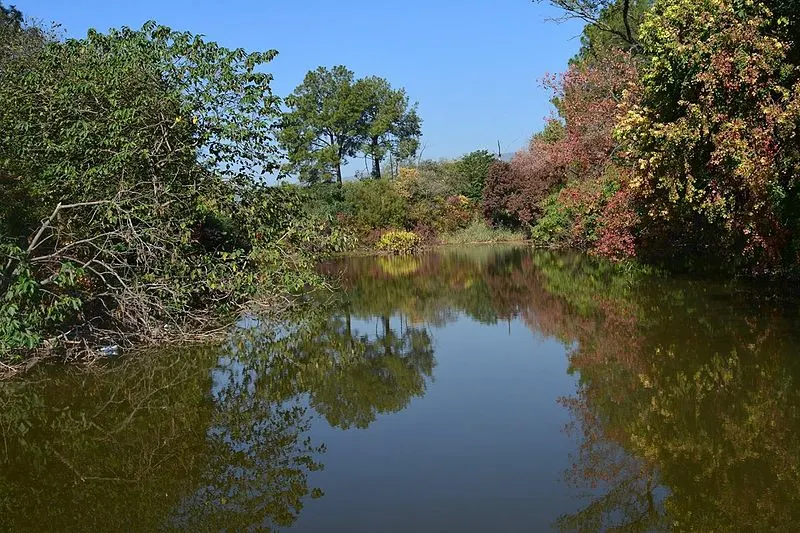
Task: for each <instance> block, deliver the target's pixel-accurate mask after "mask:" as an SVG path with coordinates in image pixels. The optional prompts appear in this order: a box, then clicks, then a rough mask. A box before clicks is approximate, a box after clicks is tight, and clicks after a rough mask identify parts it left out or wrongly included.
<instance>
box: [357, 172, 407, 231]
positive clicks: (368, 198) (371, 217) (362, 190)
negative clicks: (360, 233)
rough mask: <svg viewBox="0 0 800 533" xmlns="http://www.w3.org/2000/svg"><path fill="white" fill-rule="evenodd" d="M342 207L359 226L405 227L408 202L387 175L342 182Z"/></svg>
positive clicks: (365, 227)
mask: <svg viewBox="0 0 800 533" xmlns="http://www.w3.org/2000/svg"><path fill="white" fill-rule="evenodd" d="M344 202H345V209H346V210H348V211H349V212H350V214H352V215H353V220H354V222H355V224H356V225H358V226H360V227H361V228H362V229H367V230H368V229H373V228H385V227H399V228H402V227H405V226H406V223H407V221H408V203H407V202H406V199H405V198H403V197H402V196H401V195H400V193H398V191H397V190H396V188H395V187H394V186H393V183H392V182H391V181H389V180H388V179H376V180H373V179H367V180H363V181H354V182H349V183H346V184H345V185H344Z"/></svg>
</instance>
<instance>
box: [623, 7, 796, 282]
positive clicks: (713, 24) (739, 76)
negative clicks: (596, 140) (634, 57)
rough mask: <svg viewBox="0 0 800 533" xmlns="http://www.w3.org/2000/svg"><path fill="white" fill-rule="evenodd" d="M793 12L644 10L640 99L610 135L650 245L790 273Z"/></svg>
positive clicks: (793, 249) (793, 195) (793, 227)
mask: <svg viewBox="0 0 800 533" xmlns="http://www.w3.org/2000/svg"><path fill="white" fill-rule="evenodd" d="M798 13H800V5H799V4H798V2H797V1H775V2H771V1H770V2H755V3H748V2H739V1H738V0H723V1H722V2H720V3H718V4H714V5H710V4H708V3H706V2H703V1H699V0H682V1H677V0H667V1H663V2H659V3H656V4H655V6H654V8H653V11H652V13H651V16H649V17H648V18H647V20H646V22H645V23H644V25H643V26H642V29H641V41H642V45H643V47H644V51H645V53H646V54H647V55H648V56H649V60H648V61H647V62H646V64H645V66H644V69H643V73H642V76H641V91H640V92H641V94H639V95H633V96H634V97H633V98H628V102H627V107H628V109H629V113H628V114H627V116H625V117H624V119H623V121H622V122H621V124H620V125H619V126H618V128H617V133H618V135H619V136H620V138H621V139H622V140H623V142H624V145H623V146H624V148H625V150H624V155H625V159H626V161H627V162H628V163H629V165H630V167H631V169H632V171H633V172H634V174H635V175H634V178H633V180H632V181H631V187H632V190H633V194H634V196H635V201H636V203H637V205H638V206H639V209H640V210H641V212H642V215H643V216H644V217H645V230H646V231H647V233H648V235H649V236H650V240H651V242H652V243H653V244H654V245H657V244H658V243H663V242H665V241H667V242H670V244H671V246H670V247H669V250H668V251H671V252H672V253H673V254H676V255H678V254H680V255H693V256H696V254H697V253H703V252H705V253H706V254H707V256H711V257H714V258H720V257H725V256H727V257H730V258H732V259H734V261H736V262H739V261H742V260H745V261H747V263H748V264H747V265H742V266H748V267H758V268H773V267H775V266H777V265H781V264H783V265H786V266H797V265H798V264H800V263H799V262H798V255H797V252H798V250H799V249H800V187H798V183H797V176H798V175H800V145H798V143H797V135H798V132H800V45H798V41H797V35H798V31H800V28H799V27H798V26H800V15H798ZM683 247H690V251H686V250H684V249H682V248H683ZM720 252H723V253H720Z"/></svg>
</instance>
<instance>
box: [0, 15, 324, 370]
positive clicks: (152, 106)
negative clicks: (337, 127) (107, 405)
mask: <svg viewBox="0 0 800 533" xmlns="http://www.w3.org/2000/svg"><path fill="white" fill-rule="evenodd" d="M276 53H277V52H275V51H265V52H253V53H248V52H246V51H244V50H242V49H236V50H231V49H227V48H224V47H221V46H219V45H218V44H217V43H213V42H207V41H205V40H203V39H202V38H200V37H199V36H195V35H192V34H190V33H186V32H177V31H172V30H170V29H169V28H165V27H162V26H158V25H156V24H155V23H154V22H148V23H146V24H145V25H144V27H143V28H142V29H141V30H133V29H130V28H122V29H114V30H111V31H110V32H109V33H107V34H101V33H98V32H96V31H93V30H92V31H90V32H89V33H88V35H87V37H86V38H84V39H69V40H66V41H57V40H55V41H51V42H49V43H48V44H47V46H42V47H39V48H38V49H34V48H31V49H30V50H28V51H27V52H26V53H24V54H17V53H14V54H12V55H11V56H10V57H7V58H6V59H5V60H4V61H3V63H2V68H0V187H2V192H3V195H4V196H3V201H2V202H0V204H2V205H0V356H3V357H5V356H6V355H7V354H8V353H9V352H11V353H12V354H13V355H21V354H22V350H23V349H24V348H29V349H30V348H35V347H38V346H40V345H41V344H42V342H43V341H44V340H45V339H49V338H52V339H57V340H54V346H55V345H57V344H58V343H61V342H64V343H69V344H70V345H71V346H78V348H76V349H82V347H84V346H93V345H94V344H95V343H97V342H101V341H102V342H109V341H113V342H118V343H121V344H123V345H130V344H132V343H133V342H134V341H144V342H147V341H152V340H154V339H157V338H159V337H161V338H163V337H164V336H165V335H166V330H165V328H164V327H163V325H164V324H170V325H171V328H172V329H171V333H170V336H171V337H173V338H174V337H177V336H179V335H180V334H181V333H190V332H191V331H193V330H195V329H196V328H199V327H202V326H203V324H208V322H209V321H214V320H218V319H219V318H220V315H224V314H225V313H229V312H233V311H235V310H236V308H237V307H238V306H239V305H241V304H242V303H243V302H244V301H245V300H246V299H248V298H251V297H253V296H254V295H255V294H256V292H257V291H263V290H264V289H265V287H266V284H267V283H268V282H270V281H271V280H280V279H281V278H282V277H283V275H282V274H281V275H280V276H278V277H275V278H273V277H272V274H274V273H275V272H276V271H278V270H280V269H281V268H287V270H286V271H285V273H287V274H290V273H291V272H301V271H305V270H304V269H303V268H301V265H300V264H299V263H298V262H297V261H299V260H300V258H299V256H294V254H293V253H291V252H290V250H291V249H292V245H291V244H289V243H291V242H300V241H304V240H305V238H304V237H311V235H309V234H308V233H304V235H303V237H299V238H298V235H299V234H300V233H301V232H304V231H305V230H301V231H297V230H299V229H300V228H301V224H302V223H301V222H298V220H299V219H300V218H301V217H300V215H299V213H298V212H299V210H300V207H299V202H294V203H287V202H283V201H281V200H283V199H285V198H286V197H287V196H286V195H280V194H274V195H273V194H271V192H273V191H271V190H270V189H268V188H266V187H264V186H263V185H262V184H261V180H260V178H261V177H262V176H263V175H264V174H265V173H267V172H270V171H272V170H274V169H275V168H276V163H277V161H276V159H277V157H276V153H277V147H276V145H275V142H274V133H275V130H274V125H275V119H276V118H277V115H278V108H277V99H276V98H275V97H274V96H273V95H272V92H271V89H270V82H271V79H272V77H271V75H270V74H268V73H265V72H262V71H261V68H262V67H263V65H265V64H266V63H268V62H269V61H270V60H271V59H272V58H273V57H274V56H275V54H276ZM6 193H9V196H10V198H11V200H10V201H8V197H7V196H5V194H6ZM279 212H285V213H284V214H288V215H289V216H288V217H285V216H278V215H280V214H281V213H279ZM295 223H297V224H295ZM267 225H272V227H270V228H265V227H264V226H267ZM253 228H257V229H258V230H259V231H252V229H253ZM306 229H308V228H306ZM267 230H269V231H267ZM317 233H318V228H315V229H314V234H315V235H316V234H317ZM314 240H316V241H317V242H318V240H317V239H316V238H315V239H314ZM303 246H305V245H303ZM279 265H286V266H285V267H280V266H279ZM290 275H292V274H290ZM292 276H293V275H292ZM295 280H297V278H295ZM278 283H281V282H280V281H278ZM297 283H298V284H300V283H301V282H297ZM277 286H282V285H277ZM277 286H276V285H273V286H271V287H270V288H271V289H275V288H276V287H277ZM68 337H69V338H70V339H74V341H72V340H70V341H67V339H68ZM73 343H74V344H73Z"/></svg>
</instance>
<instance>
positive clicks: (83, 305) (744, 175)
mask: <svg viewBox="0 0 800 533" xmlns="http://www.w3.org/2000/svg"><path fill="white" fill-rule="evenodd" d="M550 3H551V4H553V5H555V6H556V7H557V8H559V9H561V11H562V12H563V14H564V17H565V18H576V19H580V20H582V21H584V22H585V23H586V25H585V27H584V30H583V33H582V35H581V49H580V51H579V52H578V54H577V55H576V56H575V57H574V58H572V60H571V61H570V62H569V64H568V65H567V66H566V71H565V72H564V73H563V74H560V75H553V76H546V77H545V78H544V85H545V86H546V87H547V88H549V89H550V91H551V94H552V103H553V113H552V116H551V117H550V118H549V119H548V120H547V121H546V123H545V126H544V127H543V129H542V130H541V131H539V132H538V133H536V134H535V135H534V136H533V137H532V139H531V142H530V144H529V146H528V147H526V148H524V149H522V150H520V151H519V152H517V153H516V154H514V156H513V158H511V160H510V161H505V160H504V159H503V158H501V157H500V154H497V155H495V154H492V153H490V152H489V151H487V150H475V151H473V152H470V153H467V154H465V155H463V156H462V157H459V158H456V159H452V160H439V161H431V160H423V159H422V158H421V154H420V152H421V149H420V147H421V136H422V125H423V120H422V117H420V116H419V114H418V109H417V104H416V103H414V102H413V101H412V100H411V98H410V96H409V95H408V94H407V93H406V91H405V89H403V88H397V87H393V86H392V85H391V84H390V83H389V82H388V81H387V80H385V79H383V78H379V77H376V76H366V77H363V78H357V77H356V75H355V73H354V72H352V71H350V70H349V69H347V68H346V67H344V66H341V65H338V66H333V67H318V68H316V69H314V70H311V71H309V72H308V74H307V75H306V77H305V79H304V80H303V82H302V83H301V84H300V85H298V87H297V88H296V89H295V90H294V91H293V92H292V93H291V94H290V95H287V96H285V97H279V96H278V95H275V94H274V93H273V91H272V87H271V83H272V75H271V74H269V63H270V61H271V60H272V59H273V58H274V57H275V56H276V55H277V53H278V52H277V51H275V50H267V51H258V52H249V51H246V50H242V49H228V48H225V47H222V46H220V45H219V44H217V43H215V42H211V41H207V40H205V39H204V38H202V37H201V36H199V35H196V34H193V33H189V32H182V31H175V30H172V29H170V28H166V27H163V26H159V25H158V24H156V23H155V22H152V21H151V22H148V23H146V24H145V25H144V26H143V27H142V28H141V29H138V30H136V29H131V28H127V27H123V28H120V29H112V30H109V31H108V32H107V33H100V32H97V31H95V30H90V31H89V32H88V34H87V35H86V37H84V38H80V39H72V38H69V39H68V38H64V37H63V35H61V34H60V33H59V31H58V29H57V28H58V27H57V26H56V25H54V26H53V27H47V26H44V25H42V24H39V23H34V22H31V21H28V20H26V18H25V17H24V15H23V14H22V13H21V12H20V11H19V10H17V9H15V8H14V7H7V6H6V5H5V4H3V3H0V131H2V134H0V135H2V139H0V140H1V141H2V142H0V193H2V194H1V196H2V202H1V203H0V365H2V366H1V367H0V368H2V369H4V371H0V374H2V373H4V372H5V373H11V372H14V370H15V369H23V368H25V366H26V365H30V364H32V363H31V362H32V361H35V360H37V358H41V357H42V356H43V355H44V354H49V355H54V356H57V357H58V358H60V359H61V360H63V361H91V360H94V359H97V358H102V357H106V356H108V355H113V354H114V353H116V352H117V351H119V350H126V351H127V350H131V349H135V348H136V347H142V346H147V345H152V344H154V343H160V342H179V341H180V340H182V339H191V338H196V336H197V335H200V336H201V337H202V336H203V335H206V334H207V333H208V332H214V331H223V330H224V328H223V329H222V330H218V328H220V327H222V326H225V325H230V324H233V323H235V322H236V320H238V319H239V318H241V316H243V314H245V313H246V312H247V310H248V309H251V308H252V307H253V306H258V305H260V306H261V307H262V308H264V309H271V310H272V311H273V312H279V311H280V309H282V306H284V305H291V302H293V301H295V300H297V299H299V300H302V297H300V296H298V295H302V294H305V293H308V292H311V291H314V290H318V289H320V288H325V287H329V285H328V281H326V279H325V278H324V277H323V276H322V275H320V274H319V273H318V272H317V269H316V266H317V265H318V264H319V262H320V261H321V260H323V259H325V258H326V257H330V256H333V255H337V254H342V253H363V252H364V251H370V252H373V253H374V252H380V253H386V254H412V253H416V252H418V251H420V250H425V249H429V248H431V247H433V246H466V245H468V244H471V243H476V242H520V243H523V242H524V243H529V244H532V245H533V246H536V247H543V248H563V249H570V250H575V251H579V252H583V253H588V254H590V255H593V256H597V257H599V258H604V259H606V260H608V261H610V262H612V263H619V264H623V265H630V266H629V268H640V267H641V268H656V269H664V270H665V271H668V270H669V271H678V272H705V273H710V274H714V275H718V276H726V277H730V276H742V277H755V278H759V277H760V278H762V279H779V278H796V276H797V274H798V272H800V180H798V177H800V145H798V143H797V139H798V138H799V137H800V44H799V43H798V41H797V39H798V37H797V36H798V35H800V4H798V1H797V0H789V1H757V2H741V1H739V0H722V1H721V2H717V3H716V4H714V5H710V4H708V3H706V2H702V1H701V0H655V1H651V0H640V1H632V2H629V1H628V0H624V1H623V0H620V1H609V2H590V3H588V4H587V3H585V2H575V1H573V0H551V2H550ZM678 36H680V38H678ZM354 157H363V158H364V159H365V161H368V162H369V167H370V168H369V169H368V172H367V173H365V174H363V175H361V174H357V175H356V179H354V180H346V179H343V178H342V167H343V166H344V165H346V164H347V162H348V161H349V160H352V159H353V158H354ZM275 176H278V177H279V178H281V181H280V184H278V185H267V184H266V182H267V180H269V179H271V178H272V177H275ZM283 178H291V179H292V180H294V181H295V182H294V183H289V180H287V179H283ZM636 265H640V267H637V266H636ZM276 302H278V303H276Z"/></svg>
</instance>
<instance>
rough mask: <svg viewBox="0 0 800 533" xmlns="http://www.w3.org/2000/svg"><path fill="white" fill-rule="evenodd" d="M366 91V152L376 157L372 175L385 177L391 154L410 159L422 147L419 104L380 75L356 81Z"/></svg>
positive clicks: (360, 88) (373, 160)
mask: <svg viewBox="0 0 800 533" xmlns="http://www.w3.org/2000/svg"><path fill="white" fill-rule="evenodd" d="M356 86H357V87H358V90H359V91H364V93H365V94H366V98H367V101H368V102H369V106H368V108H367V115H366V117H365V119H366V126H367V132H366V137H367V138H366V143H365V145H364V147H363V150H364V153H365V154H366V155H367V156H368V157H369V158H371V159H372V177H373V178H380V177H381V161H382V160H383V158H384V157H385V156H386V154H387V153H390V154H392V156H393V157H394V158H395V159H397V160H404V159H408V158H409V157H413V156H414V154H416V152H417V149H418V147H419V137H420V135H421V134H422V132H421V129H420V122H421V121H420V118H419V116H418V115H417V106H416V104H414V105H411V106H410V105H409V101H408V96H407V95H406V92H405V90H403V89H398V90H394V89H392V87H391V85H389V82H388V81H386V80H385V79H383V78H379V77H377V76H371V77H369V78H364V79H361V80H358V81H357V82H356Z"/></svg>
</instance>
